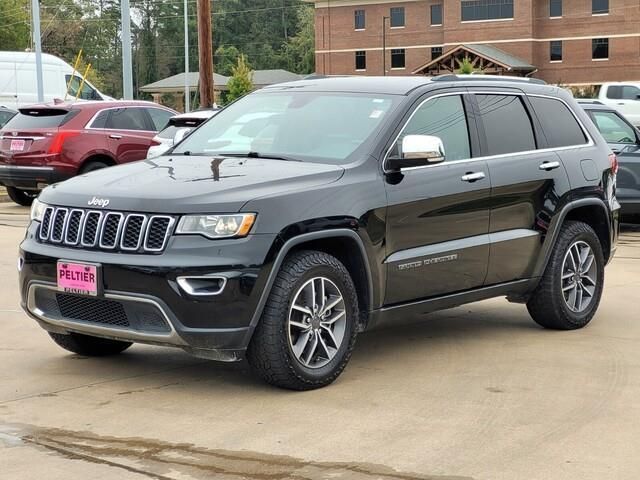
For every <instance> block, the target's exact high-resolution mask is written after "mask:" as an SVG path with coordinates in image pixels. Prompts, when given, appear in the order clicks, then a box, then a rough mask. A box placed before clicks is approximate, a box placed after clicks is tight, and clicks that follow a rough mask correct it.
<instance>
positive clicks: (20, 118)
mask: <svg viewBox="0 0 640 480" xmlns="http://www.w3.org/2000/svg"><path fill="white" fill-rule="evenodd" d="M78 113H80V110H61V109H28V108H22V109H20V112H19V113H18V114H17V115H16V116H15V117H13V118H12V119H11V120H9V122H8V123H7V124H6V125H5V126H4V127H3V128H4V129H5V130H26V129H32V128H57V127H61V126H62V125H64V124H65V123H67V122H68V121H69V120H71V119H72V118H73V117H75V116H76V115H77V114H78Z"/></svg>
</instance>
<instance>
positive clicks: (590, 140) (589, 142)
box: [383, 90, 595, 173]
mask: <svg viewBox="0 0 640 480" xmlns="http://www.w3.org/2000/svg"><path fill="white" fill-rule="evenodd" d="M450 95H460V96H463V95H518V96H524V97H539V98H549V99H551V100H557V101H559V102H562V103H563V104H564V105H565V106H566V107H567V108H568V109H569V111H570V112H571V115H573V118H575V120H576V121H577V122H578V125H580V128H581V129H582V133H583V134H584V136H585V137H586V138H587V142H586V143H582V144H576V145H567V146H564V147H548V148H540V149H536V150H525V151H522V152H511V153H502V154H499V155H485V156H482V157H473V158H468V159H463V160H453V161H451V162H447V161H446V160H445V161H444V162H442V163H437V164H434V165H421V166H418V167H410V168H403V169H402V171H403V172H405V171H411V170H418V169H423V168H434V167H440V166H443V165H455V164H459V163H460V164H461V163H469V162H476V161H480V160H483V161H486V160H493V159H496V158H508V157H513V156H521V155H532V154H537V153H549V152H560V151H564V150H574V149H576V148H586V147H592V146H594V145H595V142H594V141H593V138H592V137H591V135H590V134H589V131H588V130H587V129H586V127H585V126H584V123H582V120H580V118H578V116H577V115H576V113H575V112H574V111H573V109H572V108H571V106H570V105H569V104H568V103H567V102H566V101H565V100H564V99H562V98H559V97H554V96H551V95H544V94H540V93H526V92H522V91H500V90H486V91H485V90H478V91H476V90H473V91H466V92H448V93H442V94H438V95H433V96H431V97H429V98H426V99H425V100H424V101H422V102H421V103H420V105H418V106H417V107H416V109H415V110H414V111H413V112H412V113H411V116H410V117H409V118H408V119H407V121H406V122H405V124H404V126H403V128H402V130H400V133H399V134H398V135H397V136H396V138H395V139H394V141H393V142H392V144H391V145H392V146H391V147H390V148H389V149H388V150H387V152H386V154H385V156H384V160H383V172H384V173H393V172H392V171H390V170H387V169H386V163H387V159H388V157H389V153H390V151H391V149H392V148H393V145H395V144H396V143H397V142H398V139H399V138H400V136H401V135H402V132H404V129H405V128H406V126H407V124H408V123H409V122H410V121H411V119H412V118H413V115H415V113H416V112H417V111H418V109H419V108H420V107H422V105H424V104H425V103H426V102H428V101H429V100H431V99H432V98H438V97H444V96H450Z"/></svg>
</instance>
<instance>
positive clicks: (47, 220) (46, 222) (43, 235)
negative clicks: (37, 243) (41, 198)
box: [39, 207, 55, 240]
mask: <svg viewBox="0 0 640 480" xmlns="http://www.w3.org/2000/svg"><path fill="white" fill-rule="evenodd" d="M54 211H55V209H54V208H53V207H47V208H45V210H44V213H43V214H42V223H41V224H40V234H39V236H40V240H47V239H48V238H49V232H50V231H51V224H52V223H53V222H52V221H51V220H52V218H53V214H54Z"/></svg>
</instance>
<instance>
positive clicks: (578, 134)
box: [529, 97, 587, 148]
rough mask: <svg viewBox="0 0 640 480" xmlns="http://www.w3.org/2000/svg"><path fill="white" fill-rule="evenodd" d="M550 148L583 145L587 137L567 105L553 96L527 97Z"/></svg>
mask: <svg viewBox="0 0 640 480" xmlns="http://www.w3.org/2000/svg"><path fill="white" fill-rule="evenodd" d="M529 101H530V102H531V105H533V109H534V110H535V112H536V116H537V117H538V120H539V121H540V124H541V125H542V129H543V130H544V134H545V137H546V138H547V143H548V146H549V147H551V148H557V147H570V146H574V145H584V144H585V143H587V137H586V136H585V134H584V131H583V130H582V127H581V126H580V124H579V123H578V121H577V120H576V117H575V116H574V115H573V113H571V110H569V107H567V105H565V104H564V102H561V101H560V100H556V99H555V98H547V97H529Z"/></svg>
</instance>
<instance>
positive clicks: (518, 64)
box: [413, 43, 537, 76]
mask: <svg viewBox="0 0 640 480" xmlns="http://www.w3.org/2000/svg"><path fill="white" fill-rule="evenodd" d="M465 58H468V59H469V61H470V62H471V64H472V65H473V67H474V69H476V70H477V71H478V72H479V73H488V74H497V75H502V74H510V75H514V74H515V75H523V76H526V75H530V74H532V73H533V72H535V71H536V70H537V68H536V67H535V66H533V65H530V64H529V63H527V62H526V61H524V60H522V59H521V58H518V57H516V56H515V55H511V54H510V53H507V52H505V51H504V50H500V49H499V48H496V47H494V46H493V45H489V44H486V43H479V44H474V45H464V44H462V45H459V46H457V47H454V48H452V49H451V50H448V51H447V52H445V53H443V54H442V55H441V56H439V57H438V58H434V59H433V60H431V61H429V62H427V63H425V64H424V65H421V66H420V67H418V68H416V69H415V70H414V71H413V73H414V74H422V75H440V74H443V73H455V72H456V71H458V70H459V69H460V66H461V63H462V61H463V60H464V59H465Z"/></svg>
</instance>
